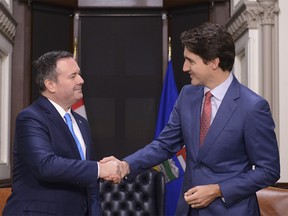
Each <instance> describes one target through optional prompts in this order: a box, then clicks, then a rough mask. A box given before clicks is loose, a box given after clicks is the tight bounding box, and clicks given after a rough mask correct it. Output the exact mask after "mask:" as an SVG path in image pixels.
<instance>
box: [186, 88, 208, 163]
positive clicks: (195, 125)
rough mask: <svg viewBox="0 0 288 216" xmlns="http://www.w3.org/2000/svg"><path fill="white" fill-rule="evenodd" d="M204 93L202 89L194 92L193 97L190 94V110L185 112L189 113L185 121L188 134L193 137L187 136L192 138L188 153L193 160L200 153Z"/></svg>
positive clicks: (188, 145) (189, 141)
mask: <svg viewBox="0 0 288 216" xmlns="http://www.w3.org/2000/svg"><path fill="white" fill-rule="evenodd" d="M203 91H204V88H203V87H202V88H199V89H198V90H196V92H195V91H192V92H191V95H190V94H188V97H189V98H188V99H187V101H188V102H189V104H188V106H187V107H188V110H186V111H185V113H189V115H188V116H187V119H185V121H186V122H187V130H189V131H188V133H189V134H191V136H187V139H190V138H191V140H187V142H186V151H190V153H191V155H193V158H197V154H198V151H199V135H200V115H201V104H202V98H203ZM185 118H186V117H185Z"/></svg>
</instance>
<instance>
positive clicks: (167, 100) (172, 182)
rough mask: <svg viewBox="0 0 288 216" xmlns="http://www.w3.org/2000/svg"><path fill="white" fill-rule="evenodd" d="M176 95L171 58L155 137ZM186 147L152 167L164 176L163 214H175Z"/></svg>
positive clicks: (168, 114)
mask: <svg viewBox="0 0 288 216" xmlns="http://www.w3.org/2000/svg"><path fill="white" fill-rule="evenodd" d="M177 97H178V90H177V86H176V83H175V79H174V73H173V66H172V60H170V61H169V62H168V67H167V70H166V75H165V78H164V83H163V88H162V94H161V100H160V106H159V110H158V118H157V124H156V131H155V138H156V137H158V135H159V134H160V133H161V131H162V130H163V128H164V127H165V125H166V124H167V122H168V120H169V117H170V114H171V111H172V109H173V107H174V104H175V102H176V99H177ZM185 161H186V149H185V147H184V148H182V149H181V150H180V151H179V152H177V154H176V155H174V156H173V158H172V159H169V160H167V161H164V162H163V163H162V164H160V165H158V166H156V167H154V168H155V169H156V170H158V171H161V172H163V173H164V176H165V181H166V184H165V215H166V216H172V215H175V212H176V207H177V203H178V198H179V194H180V189H181V185H182V181H183V174H184V170H185V167H186V163H185Z"/></svg>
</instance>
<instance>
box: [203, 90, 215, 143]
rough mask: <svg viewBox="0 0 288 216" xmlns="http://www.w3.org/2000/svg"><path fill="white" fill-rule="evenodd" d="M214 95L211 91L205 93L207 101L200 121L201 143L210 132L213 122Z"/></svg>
mask: <svg viewBox="0 0 288 216" xmlns="http://www.w3.org/2000/svg"><path fill="white" fill-rule="evenodd" d="M212 96H213V95H212V94H211V92H210V91H208V92H206V94H205V101H204V105H203V110H202V115H201V121H200V145H201V144H202V143H203V142H204V139H205V136H206V134H207V132H208V129H209V127H210V122H211V111H212V109H211V97H212Z"/></svg>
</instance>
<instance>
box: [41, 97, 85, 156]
mask: <svg viewBox="0 0 288 216" xmlns="http://www.w3.org/2000/svg"><path fill="white" fill-rule="evenodd" d="M37 102H38V104H39V106H40V107H41V109H42V111H43V112H44V113H45V114H46V115H47V118H48V119H49V121H50V122H51V123H52V124H53V125H54V127H55V128H57V129H58V130H59V131H61V134H63V136H66V137H70V141H69V142H67V143H66V145H69V147H70V148H71V149H72V150H73V152H74V153H75V156H76V155H77V158H79V159H81V156H80V154H79V151H78V148H77V145H76V143H75V140H74V138H73V136H72V134H71V132H70V130H69V128H68V127H67V125H66V123H65V121H64V120H63V117H62V116H61V115H60V114H59V112H58V111H57V110H56V108H55V107H54V106H53V104H52V103H50V101H49V100H48V99H47V98H46V97H44V96H42V95H41V96H40V97H39V99H38V100H37ZM73 116H75V115H73ZM77 124H78V125H79V123H78V122H77ZM79 128H80V126H79ZM80 130H81V133H82V129H81V128H80ZM82 134H83V133H82ZM84 137H85V136H84V135H83V138H84ZM84 141H85V142H86V140H85V139H84Z"/></svg>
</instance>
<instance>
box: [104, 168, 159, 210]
mask: <svg viewBox="0 0 288 216" xmlns="http://www.w3.org/2000/svg"><path fill="white" fill-rule="evenodd" d="M164 188H165V179H164V175H163V173H161V172H157V171H155V170H153V169H151V170H148V171H146V172H144V173H141V174H139V175H138V176H136V178H135V179H134V180H132V181H131V180H130V181H123V182H121V183H119V184H113V183H111V182H108V181H101V182H100V198H101V204H102V210H103V215H104V216H116V215H117V216H132V215H133V216H140V215H141V216H148V215H151V216H156V215H157V216H162V215H164Z"/></svg>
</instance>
